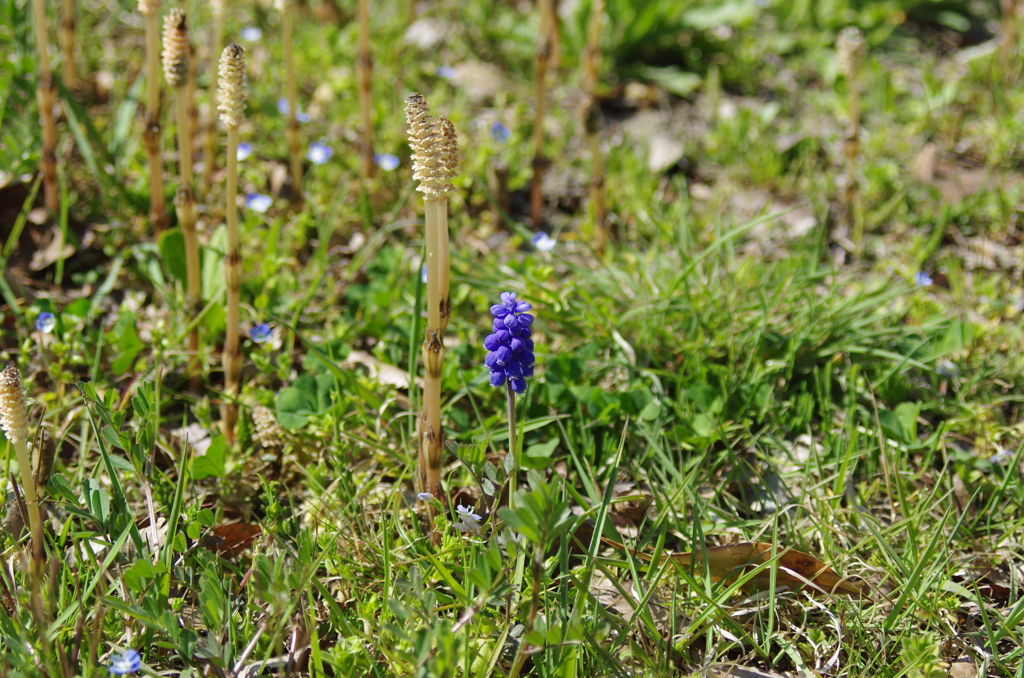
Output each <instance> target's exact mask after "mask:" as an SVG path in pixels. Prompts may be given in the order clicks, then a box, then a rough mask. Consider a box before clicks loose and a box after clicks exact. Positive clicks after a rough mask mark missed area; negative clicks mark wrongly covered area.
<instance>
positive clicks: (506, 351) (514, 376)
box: [484, 292, 535, 393]
mask: <svg viewBox="0 0 1024 678" xmlns="http://www.w3.org/2000/svg"><path fill="white" fill-rule="evenodd" d="M531 308H533V307H532V306H531V305H530V304H528V303H527V302H525V301H517V300H516V293H515V292H502V293H501V303H500V304H495V305H494V306H491V315H493V316H494V321H493V323H492V328H493V330H494V334H489V335H488V336H487V338H486V339H484V348H486V349H487V350H488V351H489V353H488V354H487V358H486V359H485V360H484V364H485V365H487V368H488V369H489V370H490V371H491V385H492V386H501V385H503V384H504V383H505V382H506V380H507V381H508V384H509V387H510V388H511V389H512V391H513V392H515V393H524V392H525V391H526V378H527V377H531V376H533V365H534V362H535V360H534V355H533V340H532V339H530V326H531V325H532V324H533V316H532V315H530V314H529V313H527V311H529V310H530V309H531Z"/></svg>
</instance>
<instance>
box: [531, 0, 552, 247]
mask: <svg viewBox="0 0 1024 678" xmlns="http://www.w3.org/2000/svg"><path fill="white" fill-rule="evenodd" d="M551 2H552V0H540V5H539V8H538V13H539V14H540V31H539V34H538V36H537V53H536V69H535V70H536V77H537V105H536V108H535V109H534V118H533V163H532V167H533V180H532V182H531V184H530V218H531V219H532V220H533V226H534V228H538V227H539V226H540V224H541V219H542V218H543V216H544V193H543V190H542V189H543V183H544V170H545V168H546V166H547V160H546V159H545V158H544V119H545V118H546V116H547V97H548V93H547V83H546V80H547V74H548V66H549V65H550V63H551V28H552V27H551V11H552V10H551Z"/></svg>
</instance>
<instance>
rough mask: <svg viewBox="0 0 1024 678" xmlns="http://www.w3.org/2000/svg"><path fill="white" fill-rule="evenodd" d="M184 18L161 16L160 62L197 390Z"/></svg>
mask: <svg viewBox="0 0 1024 678" xmlns="http://www.w3.org/2000/svg"><path fill="white" fill-rule="evenodd" d="M190 51H191V46H190V45H189V40H188V19H187V17H186V16H185V12H184V11H182V10H181V9H179V8H177V7H175V8H174V9H172V10H171V11H170V12H169V13H168V14H167V16H166V17H164V50H163V55H162V56H163V66H164V77H165V78H166V79H167V84H168V85H170V86H171V87H173V88H174V104H175V111H174V119H175V125H176V127H177V129H178V166H179V167H180V169H181V184H180V185H179V186H178V191H177V193H176V194H175V197H174V207H175V210H176V211H177V213H178V222H179V223H180V224H181V232H182V235H184V238H185V270H186V288H185V289H186V299H185V304H186V306H187V308H188V312H187V317H188V320H189V323H190V324H192V325H193V327H192V329H191V330H190V331H189V335H188V350H189V355H190V357H189V368H188V372H189V382H190V388H191V389H192V390H193V391H196V392H198V391H199V388H200V383H199V372H200V369H199V325H198V323H195V319H196V317H197V316H198V314H199V312H200V310H201V306H202V300H201V299H200V296H201V291H202V283H201V280H200V275H199V274H200V271H199V237H198V235H197V234H196V221H197V219H198V216H199V210H198V208H197V207H196V196H195V191H194V189H193V187H192V124H191V116H190V115H189V96H188V82H189V53H190Z"/></svg>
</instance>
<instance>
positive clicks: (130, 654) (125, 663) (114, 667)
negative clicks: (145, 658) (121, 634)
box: [108, 650, 142, 676]
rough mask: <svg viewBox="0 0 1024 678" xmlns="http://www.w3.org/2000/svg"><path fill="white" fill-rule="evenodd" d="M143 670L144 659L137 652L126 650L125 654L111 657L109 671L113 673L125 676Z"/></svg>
mask: <svg viewBox="0 0 1024 678" xmlns="http://www.w3.org/2000/svg"><path fill="white" fill-rule="evenodd" d="M141 668H142V657H141V656H140V655H139V653H138V652H136V651H135V650H125V652H124V654H120V655H116V654H115V655H111V657H110V665H109V666H108V670H109V671H110V672H111V673H114V674H117V675H120V676H123V675H125V674H128V673H135V672H136V671H138V670H139V669H141Z"/></svg>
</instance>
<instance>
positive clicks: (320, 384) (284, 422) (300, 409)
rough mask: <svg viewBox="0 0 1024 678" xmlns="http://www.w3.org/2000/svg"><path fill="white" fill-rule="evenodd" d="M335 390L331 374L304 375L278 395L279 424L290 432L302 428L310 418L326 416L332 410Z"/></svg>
mask: <svg viewBox="0 0 1024 678" xmlns="http://www.w3.org/2000/svg"><path fill="white" fill-rule="evenodd" d="M333 388H334V376H333V375H332V374H330V373H327V374H321V375H319V376H316V377H314V376H312V375H309V374H304V375H302V376H301V377H299V378H298V379H296V380H295V382H294V383H293V384H292V385H291V386H289V387H288V388H285V389H281V391H280V392H279V393H278V394H277V420H278V422H279V423H280V424H281V426H283V427H284V428H286V429H288V430H290V431H296V430H298V429H300V428H302V427H303V426H305V425H306V424H307V423H308V422H309V418H310V417H312V416H318V415H321V414H324V413H326V412H327V410H329V409H330V408H331V404H332V401H331V390H332V389H333Z"/></svg>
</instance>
